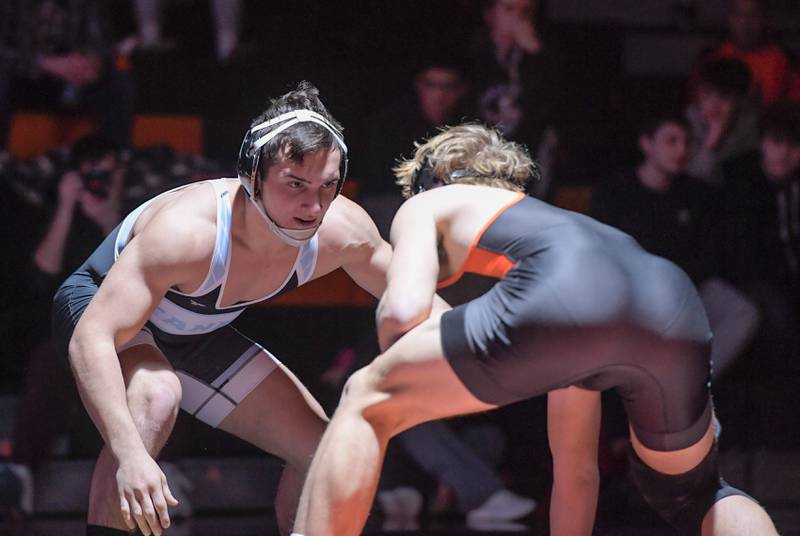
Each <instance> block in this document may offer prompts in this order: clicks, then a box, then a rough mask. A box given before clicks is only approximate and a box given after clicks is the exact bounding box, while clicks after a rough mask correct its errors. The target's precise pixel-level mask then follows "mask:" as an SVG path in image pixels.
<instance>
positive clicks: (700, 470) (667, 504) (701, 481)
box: [628, 442, 755, 535]
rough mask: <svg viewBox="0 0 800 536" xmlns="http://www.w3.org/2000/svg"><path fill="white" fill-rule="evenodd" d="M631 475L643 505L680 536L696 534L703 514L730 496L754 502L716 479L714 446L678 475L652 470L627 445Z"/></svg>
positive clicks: (716, 469) (715, 446) (723, 481)
mask: <svg viewBox="0 0 800 536" xmlns="http://www.w3.org/2000/svg"><path fill="white" fill-rule="evenodd" d="M628 458H629V460H630V464H631V474H632V476H633V480H634V482H636V486H637V487H638V488H639V491H640V492H641V494H642V496H644V499H645V500H646V501H647V503H648V504H649V505H650V506H652V507H653V509H654V510H655V511H656V512H657V513H658V515H660V516H661V517H662V518H663V519H664V520H665V521H666V522H668V523H669V524H670V525H672V526H673V527H675V528H676V529H678V530H679V531H680V532H681V534H686V535H699V534H700V528H701V526H702V524H703V518H704V517H705V515H706V512H708V510H709V509H710V508H711V507H712V506H713V505H714V503H716V502H717V501H719V500H721V499H724V498H725V497H729V496H731V495H742V496H744V497H747V498H749V499H751V500H753V501H754V502H755V499H753V498H752V497H750V496H749V495H747V494H746V493H744V492H743V491H740V490H738V489H736V488H734V487H733V486H731V485H730V484H728V483H727V482H725V480H723V479H722V478H720V474H719V466H718V463H717V462H718V460H717V458H718V453H717V444H716V442H714V445H713V446H712V447H711V450H710V451H709V452H708V454H706V457H705V458H703V461H701V462H700V463H699V464H698V465H697V467H695V468H694V469H692V470H690V471H687V472H686V473H683V474H679V475H666V474H664V473H659V472H658V471H654V470H653V469H651V468H650V467H649V466H648V465H647V464H645V463H644V462H643V461H642V460H641V458H639V456H638V455H637V454H636V452H635V451H634V450H633V447H632V446H631V445H628Z"/></svg>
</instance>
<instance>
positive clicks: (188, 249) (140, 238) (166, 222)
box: [126, 183, 217, 265]
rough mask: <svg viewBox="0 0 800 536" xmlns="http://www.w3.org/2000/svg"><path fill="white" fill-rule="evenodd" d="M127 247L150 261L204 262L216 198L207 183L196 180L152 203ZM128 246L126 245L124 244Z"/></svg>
mask: <svg viewBox="0 0 800 536" xmlns="http://www.w3.org/2000/svg"><path fill="white" fill-rule="evenodd" d="M153 211H154V212H153V213H152V214H149V215H147V214H143V215H146V216H147V219H146V221H145V222H144V224H143V225H142V226H141V228H139V229H137V232H136V236H135V237H134V238H133V239H132V240H131V243H130V245H129V246H128V247H130V246H134V245H135V247H136V248H137V249H138V250H139V252H140V253H141V254H142V255H143V256H144V258H145V259H146V260H149V261H150V262H152V263H155V264H159V265H164V264H182V265H184V264H191V263H192V262H205V261H207V259H208V257H209V256H210V255H211V253H212V252H213V250H214V247H215V244H216V236H217V221H216V199H215V197H214V196H213V195H211V188H210V186H208V185H204V184H202V183H198V184H197V185H192V186H191V187H189V188H187V189H186V190H185V191H179V192H175V195H174V196H173V197H171V198H165V199H164V200H163V201H162V202H161V203H159V205H158V206H154V207H153ZM126 249H127V247H126Z"/></svg>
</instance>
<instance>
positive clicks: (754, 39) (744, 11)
mask: <svg viewBox="0 0 800 536" xmlns="http://www.w3.org/2000/svg"><path fill="white" fill-rule="evenodd" d="M766 24H767V21H766V16H765V13H764V6H763V5H762V2H760V1H759V0H730V12H729V14H728V26H729V28H730V35H731V40H733V42H734V43H735V44H736V46H738V47H739V48H743V49H749V48H753V47H755V46H758V45H759V44H760V43H761V40H762V39H763V37H764V30H765V28H766Z"/></svg>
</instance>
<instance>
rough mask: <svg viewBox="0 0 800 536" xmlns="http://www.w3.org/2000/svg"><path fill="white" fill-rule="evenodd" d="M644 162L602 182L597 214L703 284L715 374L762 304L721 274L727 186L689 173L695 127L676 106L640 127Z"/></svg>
mask: <svg viewBox="0 0 800 536" xmlns="http://www.w3.org/2000/svg"><path fill="white" fill-rule="evenodd" d="M638 141H639V149H640V150H641V153H642V156H643V158H642V161H641V163H640V164H639V165H638V166H636V167H635V168H634V169H631V170H628V171H626V172H624V173H623V174H622V175H621V176H620V177H618V178H616V179H615V180H612V181H610V182H607V183H603V184H601V185H598V186H597V187H596V188H595V192H594V196H593V199H592V210H591V212H592V215H593V216H595V217H596V218H597V219H599V220H600V221H603V222H604V223H608V224H610V225H613V226H614V227H617V228H619V229H621V230H623V231H625V232H626V233H628V234H630V235H631V236H633V237H634V238H635V239H636V240H637V241H638V242H639V243H640V244H641V245H642V246H643V247H644V248H645V249H646V250H647V251H649V252H651V253H654V254H656V255H659V256H662V257H665V258H667V259H669V260H671V261H673V262H675V263H676V264H678V265H679V266H680V267H681V268H683V269H684V270H685V271H686V272H687V273H688V274H689V276H690V277H691V278H692V280H693V281H694V283H695V284H696V285H697V286H698V288H699V290H700V295H701V298H702V299H703V303H704V305H705V306H706V312H707V314H708V316H709V322H710V323H711V328H712V331H713V332H714V343H713V345H712V353H711V359H712V362H713V363H714V373H715V374H716V375H719V374H721V373H722V372H723V371H724V370H725V369H727V368H728V367H729V366H730V364H731V363H732V362H733V361H734V360H735V358H736V357H738V356H740V355H741V354H742V353H743V352H744V350H745V348H746V347H747V344H748V343H749V342H750V341H751V339H752V337H753V335H754V334H755V332H756V329H757V328H758V322H759V313H758V309H757V308H756V306H755V304H753V303H752V302H751V301H750V300H749V299H748V298H747V297H745V296H744V295H743V294H742V293H740V292H739V291H738V290H737V289H736V288H734V287H733V286H731V285H730V284H729V283H727V282H725V281H724V280H723V279H721V274H722V273H723V266H722V253H721V252H722V248H724V247H725V246H726V244H725V243H724V242H723V240H722V238H723V237H724V226H723V224H722V222H721V219H722V212H721V205H722V201H721V199H722V196H723V192H722V191H721V190H719V189H718V188H717V187H715V186H711V185H707V184H704V183H702V182H699V181H696V180H692V179H691V178H690V177H689V176H687V175H686V167H687V158H688V147H689V131H688V123H687V122H686V120H685V119H684V118H683V117H682V116H680V115H679V114H677V113H673V112H670V111H664V112H660V113H653V114H652V116H651V117H649V118H648V119H647V120H646V121H645V122H644V123H643V124H642V126H641V128H640V129H639V140H638Z"/></svg>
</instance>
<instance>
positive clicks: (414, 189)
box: [411, 160, 475, 195]
mask: <svg viewBox="0 0 800 536" xmlns="http://www.w3.org/2000/svg"><path fill="white" fill-rule="evenodd" d="M474 175H475V173H471V172H469V171H467V170H465V169H456V170H453V171H451V172H450V175H449V177H448V179H447V180H445V179H442V178H439V177H437V176H436V175H435V174H434V172H433V166H431V164H430V162H429V161H428V160H425V163H424V164H423V165H422V167H421V168H420V169H418V170H417V171H415V172H414V174H413V175H412V176H411V195H416V194H418V193H421V192H424V191H426V190H431V189H433V188H436V187H437V186H444V185H446V184H450V183H451V181H452V180H453V179H461V178H463V177H468V176H474Z"/></svg>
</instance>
